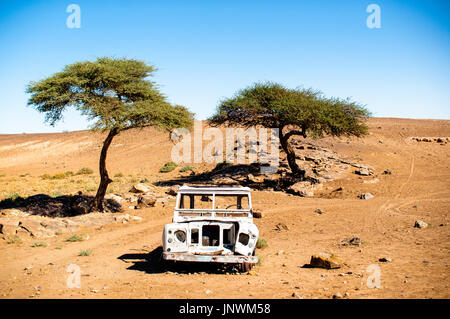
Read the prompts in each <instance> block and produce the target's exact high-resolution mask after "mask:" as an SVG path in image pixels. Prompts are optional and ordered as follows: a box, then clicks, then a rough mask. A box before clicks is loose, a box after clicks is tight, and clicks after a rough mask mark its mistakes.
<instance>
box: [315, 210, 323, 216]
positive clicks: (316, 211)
mask: <svg viewBox="0 0 450 319" xmlns="http://www.w3.org/2000/svg"><path fill="white" fill-rule="evenodd" d="M314 213H316V214H319V215H322V214H323V213H324V211H323V210H321V209H316V210H315V211H314Z"/></svg>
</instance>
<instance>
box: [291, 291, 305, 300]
mask: <svg viewBox="0 0 450 319" xmlns="http://www.w3.org/2000/svg"><path fill="white" fill-rule="evenodd" d="M292 297H294V298H297V299H303V296H302V295H300V294H299V293H298V292H293V293H292Z"/></svg>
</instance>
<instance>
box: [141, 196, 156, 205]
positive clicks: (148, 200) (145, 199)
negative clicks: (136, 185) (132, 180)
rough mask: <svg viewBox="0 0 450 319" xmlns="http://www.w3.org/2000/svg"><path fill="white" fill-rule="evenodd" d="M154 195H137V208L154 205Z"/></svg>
mask: <svg viewBox="0 0 450 319" xmlns="http://www.w3.org/2000/svg"><path fill="white" fill-rule="evenodd" d="M155 205H156V197H155V196H153V195H139V197H138V201H137V208H143V207H155Z"/></svg>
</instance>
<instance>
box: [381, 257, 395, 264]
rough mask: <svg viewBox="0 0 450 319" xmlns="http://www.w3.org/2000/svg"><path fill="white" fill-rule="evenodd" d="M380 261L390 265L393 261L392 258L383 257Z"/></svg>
mask: <svg viewBox="0 0 450 319" xmlns="http://www.w3.org/2000/svg"><path fill="white" fill-rule="evenodd" d="M378 261H379V262H382V263H390V262H391V261H392V259H391V258H386V257H382V258H380V259H378Z"/></svg>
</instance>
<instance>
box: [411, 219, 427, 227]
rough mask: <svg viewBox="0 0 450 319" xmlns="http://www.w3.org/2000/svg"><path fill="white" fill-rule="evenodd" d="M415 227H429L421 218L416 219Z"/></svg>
mask: <svg viewBox="0 0 450 319" xmlns="http://www.w3.org/2000/svg"><path fill="white" fill-rule="evenodd" d="M414 227H415V228H427V227H428V224H427V223H425V222H423V221H421V220H416V222H415V223H414Z"/></svg>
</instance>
